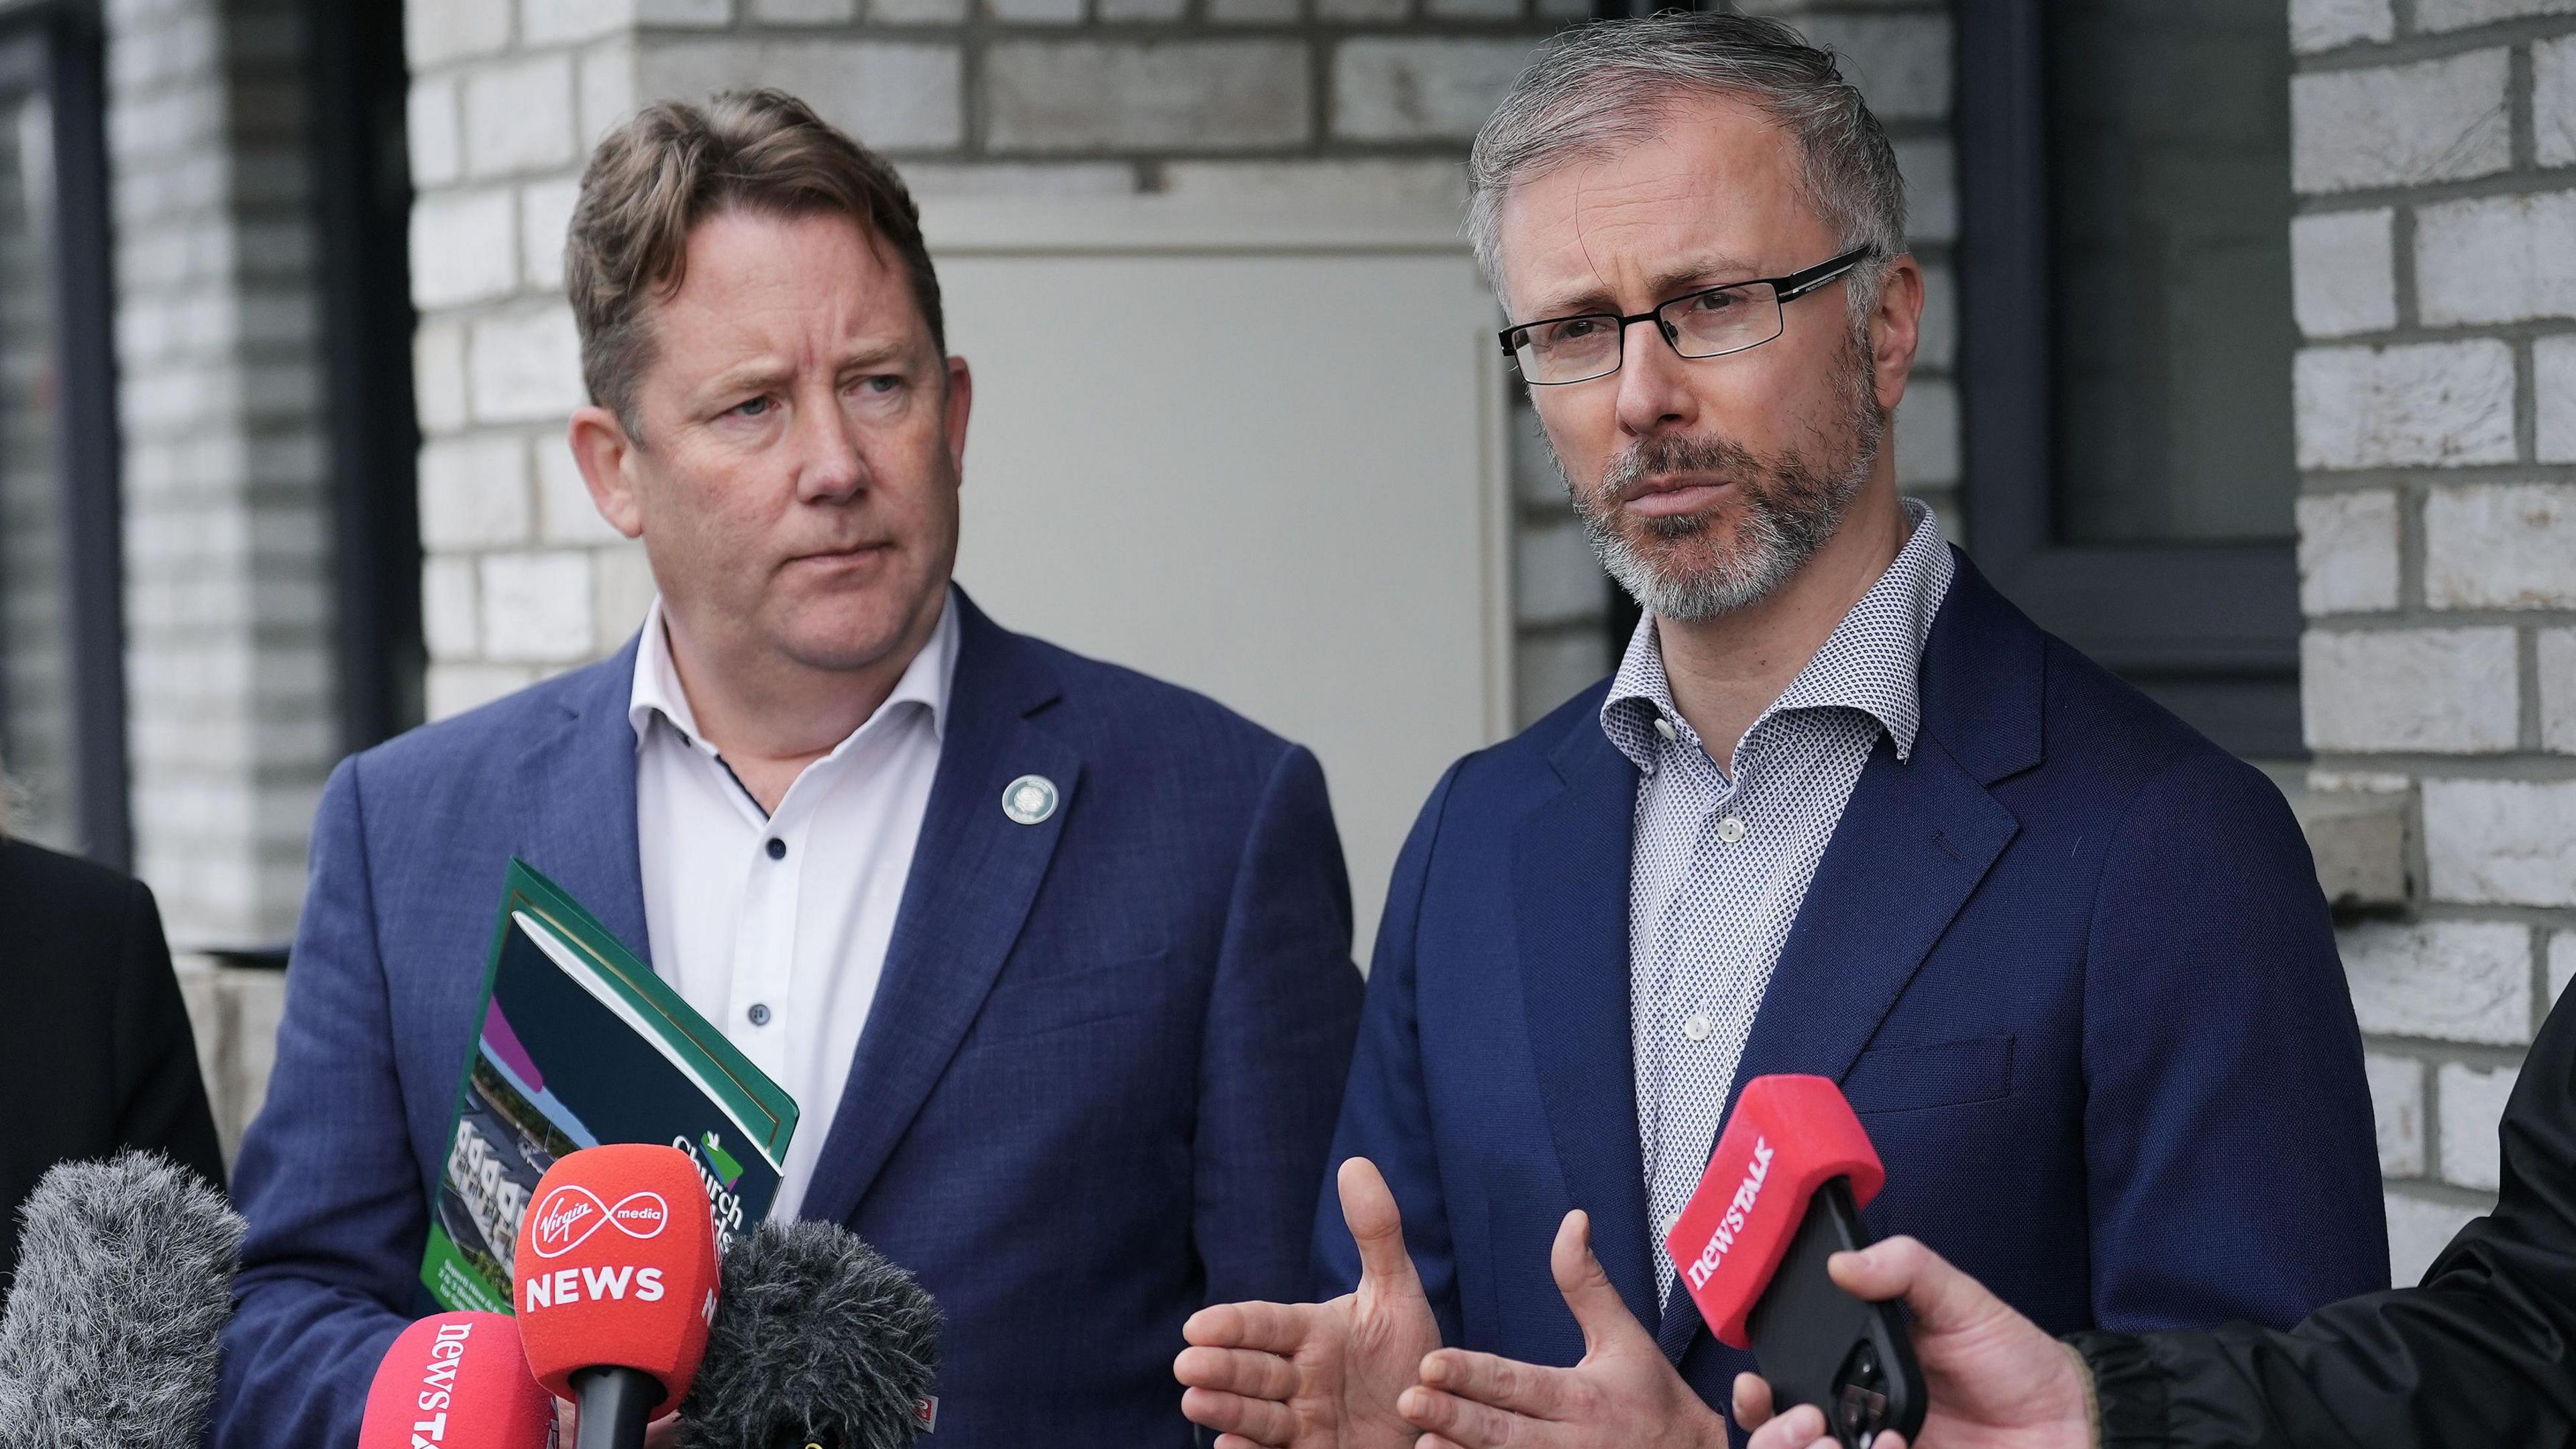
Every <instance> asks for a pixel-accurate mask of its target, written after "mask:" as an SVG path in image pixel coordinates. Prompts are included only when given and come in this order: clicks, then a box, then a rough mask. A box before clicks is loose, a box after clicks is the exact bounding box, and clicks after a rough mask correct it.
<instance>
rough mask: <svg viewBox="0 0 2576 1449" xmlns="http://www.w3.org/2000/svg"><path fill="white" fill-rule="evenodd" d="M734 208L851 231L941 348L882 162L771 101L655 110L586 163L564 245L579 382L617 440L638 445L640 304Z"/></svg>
mask: <svg viewBox="0 0 2576 1449" xmlns="http://www.w3.org/2000/svg"><path fill="white" fill-rule="evenodd" d="M736 208H741V209H746V210H753V211H762V212H767V213H770V214H772V215H776V216H784V217H804V216H835V215H837V216H846V217H848V218H849V219H850V220H852V221H855V222H857V223H858V224H859V225H860V226H861V227H862V228H863V229H865V230H866V231H867V233H868V234H869V236H870V237H871V238H872V239H873V240H875V241H877V242H878V243H881V244H882V245H884V246H886V247H888V248H891V249H892V250H893V252H894V255H895V257H896V259H897V260H898V261H900V262H901V263H902V264H903V271H904V277H905V280H906V281H908V282H909V283H910V284H911V288H912V300H913V302H914V303H915V305H917V306H919V307H920V308H921V316H922V320H923V321H925V322H927V323H928V324H929V326H930V336H931V340H932V341H933V342H934V343H935V344H937V346H938V347H939V349H940V350H941V351H942V352H945V351H946V350H947V347H948V338H947V329H946V324H945V320H944V319H943V318H942V317H941V315H940V309H939V278H938V277H937V275H935V274H934V273H933V272H932V271H931V269H930V251H929V249H928V248H927V247H925V246H924V245H923V244H922V240H921V213H920V211H919V210H918V209H917V208H915V207H914V205H913V203H912V193H911V192H910V191H908V190H907V189H905V187H904V184H903V179H902V178H901V177H899V176H897V175H895V171H894V168H893V167H892V166H890V165H888V164H886V160H885V158H884V157H882V156H879V155H878V154H876V153H875V152H874V151H871V150H869V149H868V148H867V147H865V146H862V145H860V144H859V143H858V142H856V141H854V140H852V139H850V137H849V136H848V135H847V134H846V133H844V132H842V131H841V130H839V129H838V128H836V127H834V126H832V125H830V124H828V123H827V122H825V121H824V120H823V118H822V117H820V116H817V115H815V114H814V111H813V108H812V107H810V106H808V105H806V104H805V103H804V102H803V101H800V100H798V99H796V98H795V97H794V96H791V95H788V94H787V93H786V92H784V91H776V90H755V91H728V92H725V93H724V94H722V95H719V96H717V97H715V98H714V99H713V100H711V101H709V102H708V103H707V104H706V105H705V106H704V107H703V108H701V107H698V106H692V105H686V104H683V103H681V102H678V101H656V102H654V103H653V104H652V105H649V106H646V107H645V108H644V109H643V110H641V111H638V112H636V113H635V115H634V116H632V117H630V118H629V119H628V120H627V121H626V123H625V124H624V125H621V126H619V127H618V128H617V129H616V130H613V131H611V132H609V133H608V135H607V136H606V137H605V138H603V139H602V140H601V141H600V143H599V146H598V148H597V149H595V150H593V151H592V152H591V153H590V165H589V166H588V167H587V168H586V169H585V170H583V172H582V174H581V199H580V202H579V203H578V204H577V205H576V206H575V207H574V208H573V214H572V231H571V235H570V236H569V237H568V238H567V239H566V241H565V244H564V290H565V292H566V293H568V294H569V295H570V297H571V299H572V313H573V321H574V323H575V324H576V325H577V326H578V327H579V329H580V332H581V376H582V382H583V383H584V385H586V386H587V387H588V388H589V389H590V400H591V401H592V402H594V403H597V404H598V405H600V406H601V407H605V408H609V409H611V410H613V411H614V412H616V414H617V417H618V421H619V422H620V423H621V424H623V425H624V426H625V428H626V431H627V432H628V434H629V435H631V436H634V437H637V438H640V437H641V436H642V434H641V432H640V431H639V429H638V427H637V420H636V416H635V386H636V383H637V381H638V380H639V379H640V378H642V377H643V375H644V371H645V369H646V368H647V367H649V366H651V365H652V361H653V338H652V333H651V330H650V328H649V326H648V323H649V320H650V319H649V318H648V317H647V316H646V308H645V303H646V302H647V301H667V300H669V299H670V298H671V297H672V296H673V295H674V294H676V293H677V292H678V291H679V290H680V284H681V283H682V282H683V281H684V280H686V277H687V271H688V245H689V234H690V232H692V231H693V230H695V229H696V227H697V225H698V223H699V222H701V221H704V220H706V219H707V218H708V217H710V216H713V215H716V214H718V213H720V212H724V211H730V210H734V209H736Z"/></svg>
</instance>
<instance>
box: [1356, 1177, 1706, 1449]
mask: <svg viewBox="0 0 2576 1449" xmlns="http://www.w3.org/2000/svg"><path fill="white" fill-rule="evenodd" d="M1549 1266H1550V1267H1551V1268H1553V1269H1554V1270H1555V1272H1556V1286H1557V1289H1558V1291H1560V1292H1562V1293H1563V1294H1564V1295H1565V1304H1566V1306H1567V1307H1568V1308H1571V1309H1573V1310H1574V1321H1575V1322H1576V1323H1577V1324H1579V1325H1581V1327H1582V1329H1583V1362H1581V1363H1579V1364H1576V1365H1575V1366H1574V1367H1572V1368H1570V1369H1560V1368H1539V1367H1536V1366H1534V1365H1531V1364H1525V1363H1514V1362H1513V1361H1511V1360H1510V1359H1505V1358H1496V1357H1494V1356H1493V1355H1492V1354H1485V1353H1467V1352H1464V1351H1462V1350H1459V1349H1454V1348H1444V1349H1442V1350H1440V1351H1439V1352H1437V1353H1434V1354H1432V1355H1430V1356H1429V1357H1428V1358H1425V1359H1424V1360H1423V1361H1422V1382H1421V1384H1420V1385H1418V1386H1416V1387H1414V1388H1410V1389H1407V1390H1405V1391H1404V1397H1403V1398H1402V1399H1401V1400H1399V1401H1398V1406H1399V1407H1400V1408H1401V1409H1402V1410H1403V1412H1404V1417H1405V1420H1406V1422H1408V1423H1410V1424H1412V1425H1413V1426H1414V1427H1416V1428H1418V1429H1421V1430H1424V1431H1425V1437H1424V1438H1423V1440H1422V1441H1421V1449H1499V1446H1503V1445H1510V1446H1512V1449H1523V1446H1526V1449H1726V1421H1725V1420H1724V1419H1722V1418H1720V1417H1718V1415H1717V1413H1716V1412H1715V1411H1714V1410H1712V1409H1710V1408H1709V1407H1708V1406H1707V1405H1706V1404H1703V1403H1701V1402H1700V1401H1699V1396H1698V1395H1696V1394H1694V1393H1692V1392H1691V1388H1690V1385H1688V1384H1686V1383H1683V1382H1682V1377H1681V1375H1680V1374H1678V1373H1675V1372H1674V1371H1673V1366H1672V1363H1671V1362H1670V1361H1669V1360H1667V1359H1666V1358H1665V1357H1664V1354H1663V1350H1661V1349H1659V1348H1657V1347H1656V1346H1655V1340H1654V1339H1653V1337H1652V1336H1650V1335H1649V1334H1648V1333H1647V1332H1646V1328H1645V1325H1644V1324H1641V1323H1639V1322H1638V1321H1637V1319H1636V1315H1634V1314H1632V1313H1630V1312H1629V1311H1628V1305H1627V1304H1625V1303H1622V1302H1621V1301H1619V1290H1618V1289H1616V1288H1613V1287H1612V1286H1610V1275H1609V1274H1607V1273H1605V1272H1603V1271H1601V1261H1600V1260H1599V1259H1598V1258H1595V1257H1593V1256H1592V1224H1591V1221H1590V1220H1589V1219H1587V1218H1586V1217H1585V1216H1584V1215H1583V1214H1582V1213H1581V1212H1570V1213H1567V1214H1566V1215H1565V1221H1564V1222H1563V1223H1562V1224H1560V1225H1558V1227H1557V1230H1556V1249H1555V1251H1554V1252H1553V1253H1552V1254H1550V1255H1549Z"/></svg>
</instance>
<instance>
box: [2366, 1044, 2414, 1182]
mask: <svg viewBox="0 0 2576 1449" xmlns="http://www.w3.org/2000/svg"><path fill="white" fill-rule="evenodd" d="M2361 1070H2362V1075H2363V1076H2364V1077H2365V1078H2367V1079H2368V1080H2369V1082H2370V1117H2371V1121H2372V1122H2373V1123H2374V1124H2375V1125H2376V1126H2377V1127H2378V1129H2379V1172H2380V1175H2381V1176H2382V1177H2421V1176H2423V1175H2424V1064H2423V1063H2422V1062H2419V1061H2416V1060H2415V1059H2414V1058H2412V1057H2392V1056H2388V1055H2385V1054H2383V1053H2380V1052H2369V1053H2366V1054H2364V1055H2363V1057H2362V1059H2361Z"/></svg>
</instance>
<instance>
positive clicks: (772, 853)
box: [769, 835, 787, 860]
mask: <svg viewBox="0 0 2576 1449" xmlns="http://www.w3.org/2000/svg"><path fill="white" fill-rule="evenodd" d="M769 858H770V859H771V860H785V859H786V858H787V842H786V841H784V840H781V839H779V838H778V837H776V836H774V835H773V836H771V837H770V838H769Z"/></svg>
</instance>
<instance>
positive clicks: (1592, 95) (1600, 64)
mask: <svg viewBox="0 0 2576 1449" xmlns="http://www.w3.org/2000/svg"><path fill="white" fill-rule="evenodd" d="M1712 95H1714V96H1723V97H1727V98H1730V99H1734V100H1740V101H1743V102H1746V103H1748V104H1750V105H1752V106H1755V107H1757V108H1759V109H1760V110H1761V111H1763V112H1764V113H1765V114H1767V115H1769V116H1770V117H1771V118H1772V119H1773V120H1775V121H1777V122H1778V123H1779V124H1780V125H1781V126H1782V127H1783V128H1785V129H1786V130H1788V131H1789V133H1790V134H1791V135H1793V136H1795V137H1796V138H1797V141H1798V145H1799V149H1800V151H1801V152H1802V153H1803V156H1804V159H1805V166H1804V174H1803V177H1802V182H1803V189H1804V190H1805V192H1806V199H1807V202H1808V204H1809V205H1811V206H1813V207H1814V208H1815V209H1816V214H1817V215H1818V216H1820V217H1822V218H1823V219H1824V222H1825V224H1826V225H1827V226H1829V227H1831V228H1833V230H1834V233H1835V234H1836V235H1837V236H1839V237H1840V238H1841V239H1842V246H1843V250H1845V251H1850V250H1852V249H1854V248H1858V247H1867V248H1868V249H1869V253H1870V255H1869V257H1868V258H1867V259H1866V260H1864V262H1863V263H1862V265H1861V266H1859V267H1857V268H1855V269H1854V270H1853V272H1852V274H1851V286H1850V288H1849V291H1850V296H1851V306H1852V315H1853V317H1854V318H1855V320H1857V319H1860V318H1864V317H1866V316H1867V315H1868V314H1869V312H1870V311H1871V310H1872V309H1874V308H1875V307H1876V306H1877V303H1878V288H1879V284H1880V282H1881V281H1882V280H1884V278H1885V275H1886V266H1887V263H1888V262H1889V261H1891V260H1893V259H1894V258H1895V257H1896V256H1897V255H1898V254H1900V253H1902V252H1903V251H1904V250H1905V178H1904V176H1903V175H1902V174H1901V173H1899V172H1898V170H1897V169H1896V151H1895V148H1893V147H1891V146H1890V145H1889V144H1888V142H1887V131H1886V130H1885V128H1883V127H1882V126H1880V125H1879V123H1878V117H1877V116H1876V115H1874V114H1872V113H1871V111H1870V109H1869V105H1868V103H1867V102H1865V101H1863V100H1862V99H1861V94H1860V91H1859V89H1858V88H1857V87H1855V86H1853V85H1852V84H1851V82H1849V81H1847V80H1845V79H1843V74H1842V71H1841V69H1840V67H1839V66H1837V65H1836V63H1835V60H1834V55H1833V52H1831V51H1829V50H1823V49H1819V48H1817V47H1816V46H1812V45H1809V44H1808V43H1807V39H1806V37H1805V36H1803V35H1800V34H1799V33H1798V32H1797V31H1796V30H1794V29H1792V28H1790V27H1789V26H1787V25H1784V24H1782V23H1781V22H1779V21H1777V20H1768V19H1763V18H1760V17H1756V16H1749V15H1726V14H1716V13H1691V12H1683V11H1670V10H1668V11H1665V12H1663V13H1661V14H1658V15H1650V16H1646V17H1644V18H1642V19H1634V20H1605V21H1598V22H1595V23H1593V24H1590V25H1586V26H1583V27H1581V28H1579V29H1576V30H1572V31H1569V32H1567V33H1566V34H1565V35H1564V36H1563V37H1562V38H1560V39H1559V40H1558V41H1557V42H1556V43H1555V44H1553V45H1551V46H1549V47H1548V48H1547V49H1546V50H1544V51H1542V52H1541V53H1540V54H1539V56H1538V58H1537V59H1536V60H1533V61H1532V62H1531V63H1530V66H1529V68H1528V69H1527V70H1525V71H1523V72H1521V76H1520V79H1518V80H1516V81H1514V82H1513V83H1512V88H1511V90H1510V91H1509V92H1508V93H1506V94H1505V95H1504V96H1503V99H1502V103H1501V104H1500V105H1497V106H1496V107H1495V108H1494V113H1493V114H1492V115H1491V116H1489V117H1487V118H1486V120H1485V124H1484V127H1483V128H1482V129H1481V130H1479V131H1477V133H1476V145H1475V149H1474V150H1473V151H1471V152H1470V153H1468V157H1467V238H1468V240H1469V242H1470V243H1471V244H1473V245H1474V247H1475V249H1476V264H1477V265H1478V266H1480V267H1482V268H1484V270H1485V280H1486V281H1488V282H1490V283H1492V284H1493V287H1494V291H1495V294H1496V295H1497V296H1503V295H1505V294H1504V291H1503V280H1502V266H1501V255H1500V253H1501V242H1500V240H1499V238H1498V235H1497V233H1498V231H1499V229H1500V220H1501V216H1502V210H1503V200H1504V198H1505V197H1506V196H1507V195H1508V194H1509V193H1510V191H1511V189H1512V187H1514V186H1516V185H1518V184H1519V183H1521V182H1523V181H1526V180H1528V179H1529V178H1531V177H1533V176H1537V175H1540V174H1542V173H1544V172H1548V171H1553V170H1555V169H1556V168H1557V167H1560V166H1563V165H1565V164H1567V163H1569V162H1573V161H1580V160H1589V159H1592V158H1595V157H1599V156H1602V155H1604V154H1607V153H1609V152H1612V151H1616V150H1618V149H1620V148H1622V147H1625V146H1631V145H1635V144H1637V143H1638V142H1641V141H1644V140H1645V139H1647V138H1648V137H1650V136H1652V135H1653V134H1654V133H1655V132H1656V130H1657V129H1658V128H1660V127H1661V126H1662V125H1663V124H1664V123H1665V122H1666V121H1667V120H1668V119H1670V117H1671V114H1672V110H1673V107H1674V105H1675V104H1676V103H1677V102H1679V101H1682V100H1684V99H1688V98H1693V97H1700V96H1712ZM1812 260H1813V261H1822V260H1824V259H1823V258H1822V257H1817V258H1814V259H1812ZM1805 264H1811V263H1802V265H1805Z"/></svg>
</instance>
